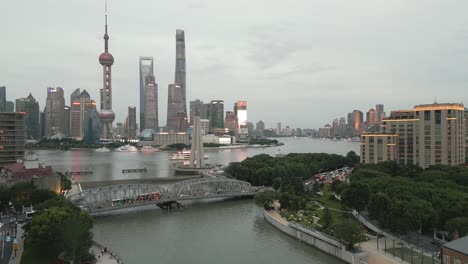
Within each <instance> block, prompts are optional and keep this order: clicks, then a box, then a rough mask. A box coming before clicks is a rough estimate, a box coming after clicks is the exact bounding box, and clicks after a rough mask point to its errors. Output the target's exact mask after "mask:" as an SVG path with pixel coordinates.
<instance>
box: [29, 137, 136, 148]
mask: <svg viewBox="0 0 468 264" xmlns="http://www.w3.org/2000/svg"><path fill="white" fill-rule="evenodd" d="M127 144H131V145H135V144H134V143H130V142H128V141H125V142H111V143H108V144H106V145H105V146H106V147H107V148H118V147H121V146H124V145H127ZM102 146H103V145H101V144H86V143H84V142H83V141H82V140H76V139H73V138H62V139H46V138H43V139H41V140H40V141H39V142H37V143H35V144H27V145H26V147H27V148H28V149H64V150H66V149H71V148H83V149H96V148H101V147H102Z"/></svg>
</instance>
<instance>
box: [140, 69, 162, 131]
mask: <svg viewBox="0 0 468 264" xmlns="http://www.w3.org/2000/svg"><path fill="white" fill-rule="evenodd" d="M145 84H146V87H145V108H144V109H145V113H144V120H145V122H144V125H141V127H142V128H143V127H144V129H153V131H155V132H157V131H159V121H158V84H157V83H156V81H155V78H154V75H153V73H151V72H150V73H149V74H148V75H147V76H146V77H145ZM142 130H143V129H142Z"/></svg>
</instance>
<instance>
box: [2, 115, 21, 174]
mask: <svg viewBox="0 0 468 264" xmlns="http://www.w3.org/2000/svg"><path fill="white" fill-rule="evenodd" d="M25 117H26V114H25V113H12V112H10V113H6V112H5V113H0V165H2V164H10V163H15V162H16V160H18V159H21V158H23V155H24V144H25V123H24V121H25Z"/></svg>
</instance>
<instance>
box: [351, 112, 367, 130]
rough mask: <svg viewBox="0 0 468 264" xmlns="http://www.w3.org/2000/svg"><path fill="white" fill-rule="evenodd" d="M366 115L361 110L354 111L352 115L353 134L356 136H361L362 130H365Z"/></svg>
mask: <svg viewBox="0 0 468 264" xmlns="http://www.w3.org/2000/svg"><path fill="white" fill-rule="evenodd" d="M363 117H364V115H363V113H362V112H361V111H359V110H354V111H353V113H352V121H353V123H352V125H353V134H354V135H355V136H358V135H360V134H361V132H362V129H363V126H362V124H363V121H364V119H363Z"/></svg>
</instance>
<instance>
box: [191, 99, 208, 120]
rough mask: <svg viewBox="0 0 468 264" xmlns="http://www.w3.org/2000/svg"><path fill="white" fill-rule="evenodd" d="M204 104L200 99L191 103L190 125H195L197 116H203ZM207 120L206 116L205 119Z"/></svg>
mask: <svg viewBox="0 0 468 264" xmlns="http://www.w3.org/2000/svg"><path fill="white" fill-rule="evenodd" d="M202 109H203V102H202V101H200V99H196V100H195V101H190V125H193V120H194V118H195V116H200V117H201V116H202ZM204 118H205V119H206V118H207V117H206V116H205V117H204Z"/></svg>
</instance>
